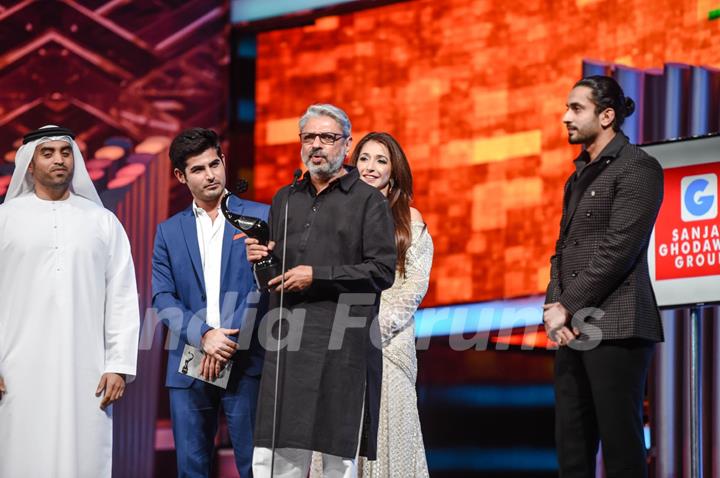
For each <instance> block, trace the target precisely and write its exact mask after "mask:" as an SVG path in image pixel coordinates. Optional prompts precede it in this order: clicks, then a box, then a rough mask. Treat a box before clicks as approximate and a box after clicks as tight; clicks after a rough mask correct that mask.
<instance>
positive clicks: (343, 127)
mask: <svg viewBox="0 0 720 478" xmlns="http://www.w3.org/2000/svg"><path fill="white" fill-rule="evenodd" d="M351 141H352V136H351V126H350V121H349V119H348V117H347V115H346V114H345V112H343V111H342V110H341V109H339V108H337V107H335V106H333V105H327V104H320V105H312V106H310V107H309V108H308V109H307V111H306V112H305V114H304V115H303V117H302V118H301V119H300V142H301V148H300V156H301V158H302V161H303V163H304V164H305V166H306V167H307V169H308V171H307V173H306V174H305V175H304V176H303V178H302V179H301V180H300V181H298V182H297V183H296V184H293V185H292V186H286V187H284V188H282V189H281V190H280V191H279V192H278V193H277V194H276V195H275V197H274V198H273V202H272V207H271V209H270V216H269V224H270V229H271V234H270V236H271V239H272V241H273V242H271V243H270V244H268V247H265V246H262V245H260V244H258V242H257V241H256V240H252V239H248V240H247V241H246V244H247V248H248V251H247V252H248V254H247V255H248V259H249V260H250V261H251V262H257V261H258V260H260V259H262V258H263V257H265V256H266V255H267V254H268V253H269V251H270V250H273V251H274V253H275V254H276V255H277V256H279V257H282V254H283V252H282V251H283V250H285V255H286V257H285V260H286V264H287V267H286V268H285V270H286V272H285V274H284V278H283V276H278V277H276V278H274V279H273V280H271V281H270V286H271V290H272V293H271V297H270V309H271V312H272V311H273V310H277V309H276V308H277V307H278V306H279V304H280V294H279V292H280V291H281V289H283V288H284V292H285V294H284V299H283V307H284V308H286V309H289V311H290V313H291V314H292V315H291V316H290V317H289V320H287V321H283V322H282V324H283V330H284V331H288V336H287V340H288V346H287V347H285V348H282V349H281V351H280V353H279V356H278V352H277V351H276V350H275V349H274V348H272V347H270V348H268V350H267V352H266V356H265V366H264V369H263V376H262V380H261V384H260V398H259V402H258V414H257V422H256V430H255V432H256V434H255V453H254V456H253V472H254V475H255V477H256V478H263V477H269V476H273V477H283V478H290V477H297V478H305V477H306V476H307V473H308V470H309V467H310V460H311V456H312V451H318V452H322V453H323V457H324V458H323V459H324V463H323V475H324V477H326V478H333V477H338V478H339V477H353V476H356V475H357V469H356V460H357V456H358V454H361V455H363V456H367V457H368V458H370V459H374V458H375V447H376V441H377V425H378V421H377V420H378V414H379V406H380V381H381V379H382V351H381V349H380V344H379V337H380V330H379V326H378V323H377V321H376V320H375V318H376V317H377V313H378V307H379V304H380V293H381V292H382V291H383V290H384V289H387V288H388V287H390V286H391V285H392V283H393V280H394V277H395V262H396V250H395V238H394V226H393V219H392V215H391V213H390V209H389V207H388V203H387V200H386V199H385V197H384V196H383V195H382V194H381V193H380V192H379V191H378V190H377V189H375V188H373V187H372V186H369V185H367V184H365V183H364V182H362V181H360V179H359V175H358V172H357V170H356V169H355V168H354V167H350V166H344V165H343V162H344V159H345V157H346V156H347V154H348V151H349V149H350V144H351ZM286 207H287V208H288V209H287V213H288V214H287V216H286V215H285V212H286V210H285V208H286ZM285 217H287V240H286V241H285V244H283V238H284V233H285V227H284V221H285ZM283 279H284V283H283ZM297 331H299V333H298V334H297V336H296V337H293V334H295V333H296V332H297ZM276 334H277V332H275V333H274V334H273V336H274V337H275V336H276ZM284 335H285V334H283V336H284ZM373 337H374V338H375V340H372V338H373ZM261 340H262V337H261ZM293 344H295V345H296V346H295V347H293ZM278 361H279V362H278ZM278 363H279V367H278ZM276 371H277V372H276ZM276 379H277V380H276ZM271 470H272V472H271Z"/></svg>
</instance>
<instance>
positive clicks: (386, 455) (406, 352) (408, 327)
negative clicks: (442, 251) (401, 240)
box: [310, 221, 433, 478]
mask: <svg viewBox="0 0 720 478" xmlns="http://www.w3.org/2000/svg"><path fill="white" fill-rule="evenodd" d="M412 235H413V239H412V243H411V245H410V247H409V248H408V251H407V257H406V259H405V261H406V262H405V264H406V266H405V268H406V277H404V278H403V277H401V276H400V275H399V274H396V276H395V283H394V284H393V286H392V287H391V288H390V289H388V290H386V291H384V292H383V293H382V297H381V303H380V330H381V332H382V338H383V381H382V396H381V400H380V424H379V429H378V446H377V460H376V461H368V460H366V459H365V458H362V457H361V459H360V462H359V473H358V476H362V477H363V478H390V477H392V478H399V477H402V478H416V477H427V476H429V474H428V468H427V461H426V459H425V446H424V445H423V438H422V431H421V429H420V419H419V416H418V409H417V395H416V392H415V379H416V377H417V356H416V354H415V321H414V317H413V315H414V314H415V311H416V310H417V308H418V306H419V305H420V302H422V299H423V297H425V293H426V292H427V288H428V283H429V280H430V268H431V266H432V257H433V243H432V238H431V237H430V234H429V233H428V231H427V228H426V227H425V224H423V223H422V222H418V221H413V222H412ZM310 477H311V478H323V474H322V455H321V454H319V453H314V454H313V461H312V467H311V470H310Z"/></svg>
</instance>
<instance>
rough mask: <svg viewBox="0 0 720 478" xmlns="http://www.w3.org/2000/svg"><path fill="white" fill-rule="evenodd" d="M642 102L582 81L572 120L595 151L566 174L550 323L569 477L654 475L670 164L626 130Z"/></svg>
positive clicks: (559, 428) (568, 121)
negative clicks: (651, 400) (657, 242)
mask: <svg viewBox="0 0 720 478" xmlns="http://www.w3.org/2000/svg"><path fill="white" fill-rule="evenodd" d="M634 109H635V104H634V103H633V101H632V99H630V98H627V97H625V95H624V94H623V91H622V88H621V87H620V85H618V83H617V82H616V81H615V80H614V79H612V78H610V77H607V76H590V77H586V78H583V79H582V80H580V81H578V82H577V83H576V84H575V85H574V87H573V89H572V90H571V91H570V95H569V97H568V101H567V111H566V112H565V115H564V116H563V123H565V126H566V127H567V132H568V141H569V142H570V144H580V145H582V146H583V150H582V152H581V153H580V155H579V156H578V157H577V159H575V168H576V171H575V172H574V173H573V174H572V175H571V176H570V177H569V178H568V180H567V182H566V183H565V192H564V198H563V207H562V219H561V221H560V234H559V238H558V240H557V243H556V247H555V254H554V255H553V256H552V257H551V258H550V264H551V271H550V283H549V285H548V289H547V296H546V299H545V305H544V307H543V308H544V316H543V321H544V323H545V329H546V331H547V333H548V335H549V336H550V338H551V339H553V340H555V341H556V342H557V343H558V345H559V348H558V351H557V354H556V357H555V398H556V405H555V439H556V444H557V453H558V462H559V470H560V476H561V477H562V478H568V477H578V478H580V477H582V478H590V477H594V476H595V463H596V455H597V451H598V443H599V442H600V441H602V452H603V461H604V464H605V470H606V476H607V477H608V478H613V477H627V476H632V477H645V476H647V464H646V449H645V441H644V433H643V398H644V395H645V382H646V378H647V372H648V369H649V367H650V361H651V359H652V355H653V351H654V347H655V343H657V342H661V341H662V340H663V330H662V323H661V321H660V314H659V312H658V309H657V304H656V302H655V295H654V293H653V290H652V285H651V283H650V275H649V273H648V263H647V248H648V242H649V240H650V234H651V232H652V228H653V225H654V224H655V218H656V217H657V213H658V210H659V209H660V204H661V203H662V197H663V172H662V168H661V167H660V165H659V163H658V162H657V161H656V160H655V159H654V158H652V157H651V156H649V155H648V154H647V153H645V152H644V151H643V150H642V149H640V148H638V147H637V146H636V145H634V144H630V142H629V141H628V138H627V136H625V134H623V132H622V130H621V127H622V124H623V121H624V120H625V118H626V117H627V116H630V115H631V114H632V113H633V111H634Z"/></svg>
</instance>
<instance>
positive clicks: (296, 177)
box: [270, 168, 302, 478]
mask: <svg viewBox="0 0 720 478" xmlns="http://www.w3.org/2000/svg"><path fill="white" fill-rule="evenodd" d="M300 176H302V170H301V169H300V168H298V169H296V170H295V172H294V173H293V182H292V184H291V185H290V191H288V195H287V198H286V199H285V218H284V220H283V242H282V259H281V261H282V266H281V268H280V270H281V271H282V277H281V279H280V308H279V309H278V337H277V341H278V342H277V350H276V352H275V353H276V356H275V396H274V400H273V421H272V438H271V441H270V449H271V452H272V456H271V458H270V478H273V477H274V476H275V448H276V446H277V444H276V436H275V432H276V430H277V424H278V402H279V398H278V394H279V393H280V388H279V383H280V382H279V380H280V343H281V340H280V338H281V337H282V319H283V317H282V311H283V303H284V301H285V256H286V253H287V226H288V208H289V206H290V196H292V193H294V192H295V187H296V186H297V184H298V181H299V180H300Z"/></svg>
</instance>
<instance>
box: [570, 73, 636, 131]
mask: <svg viewBox="0 0 720 478" xmlns="http://www.w3.org/2000/svg"><path fill="white" fill-rule="evenodd" d="M578 86H585V87H587V88H590V91H592V94H591V97H590V98H591V99H592V101H593V103H595V114H596V115H599V114H600V113H602V112H603V111H605V110H606V109H608V108H612V109H613V110H614V111H615V120H614V121H613V123H612V128H613V131H620V128H621V127H622V125H623V123H624V122H625V118H627V117H628V116H630V115H631V114H633V112H634V111H635V102H634V101H633V100H632V98H629V97H627V96H625V94H624V93H623V90H622V87H620V85H619V84H618V82H617V81H615V80H614V79H613V78H611V77H609V76H603V75H594V76H586V77H585V78H583V79H582V80H580V81H578V82H577V83H575V87H578Z"/></svg>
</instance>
